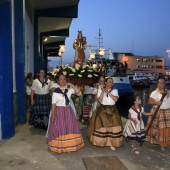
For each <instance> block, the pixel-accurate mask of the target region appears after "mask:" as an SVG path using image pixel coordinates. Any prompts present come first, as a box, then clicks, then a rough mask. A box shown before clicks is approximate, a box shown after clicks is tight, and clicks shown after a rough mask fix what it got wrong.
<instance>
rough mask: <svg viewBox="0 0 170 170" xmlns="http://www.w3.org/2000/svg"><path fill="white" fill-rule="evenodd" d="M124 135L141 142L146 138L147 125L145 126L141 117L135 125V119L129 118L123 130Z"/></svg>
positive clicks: (127, 138) (128, 138) (129, 139)
mask: <svg viewBox="0 0 170 170" xmlns="http://www.w3.org/2000/svg"><path fill="white" fill-rule="evenodd" d="M123 135H124V136H125V138H126V140H128V141H132V140H136V141H138V142H141V141H142V140H144V139H145V127H144V123H143V120H142V119H141V120H140V121H138V123H137V124H136V125H135V124H134V123H133V121H131V120H129V119H128V120H127V122H126V125H125V128H124V130H123Z"/></svg>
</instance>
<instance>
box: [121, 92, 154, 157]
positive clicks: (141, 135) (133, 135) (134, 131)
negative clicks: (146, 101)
mask: <svg viewBox="0 0 170 170" xmlns="http://www.w3.org/2000/svg"><path fill="white" fill-rule="evenodd" d="M141 103H142V101H141V99H140V97H139V96H138V95H135V96H134V97H133V105H132V107H131V108H130V109H129V114H128V120H127V122H126V125H125V128H124V130H123V135H124V136H125V138H126V140H128V141H130V142H131V145H132V149H133V151H134V153H135V154H139V151H138V150H137V147H136V141H138V142H141V141H142V140H144V139H145V126H144V123H143V119H142V114H144V115H151V113H146V112H144V108H143V107H142V106H141Z"/></svg>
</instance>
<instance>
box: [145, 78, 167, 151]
mask: <svg viewBox="0 0 170 170" xmlns="http://www.w3.org/2000/svg"><path fill="white" fill-rule="evenodd" d="M164 93H167V95H166V96H165V98H164V100H163V102H161V101H160V99H161V97H162V94H164ZM148 104H149V105H152V106H153V108H152V109H151V112H153V113H154V111H155V110H156V107H157V106H160V109H159V110H158V113H157V115H156V118H155V119H154V121H153V123H152V126H151V128H150V130H149V132H148V135H147V136H146V141H148V142H150V143H151V144H158V145H160V147H161V151H163V152H164V151H165V147H166V146H168V145H170V91H169V90H167V89H166V88H165V79H164V78H162V77H160V78H158V80H157V88H156V89H155V90H154V91H153V92H152V93H151V95H150V98H149V101H148ZM150 121H151V116H150V117H149V118H148V121H147V125H146V128H147V127H148V126H149V124H150Z"/></svg>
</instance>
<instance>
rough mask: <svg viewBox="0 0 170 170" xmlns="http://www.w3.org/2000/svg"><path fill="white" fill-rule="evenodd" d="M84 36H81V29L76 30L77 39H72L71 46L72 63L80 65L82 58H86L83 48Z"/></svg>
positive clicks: (84, 43) (84, 47) (84, 44)
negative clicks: (72, 50)
mask: <svg viewBox="0 0 170 170" xmlns="http://www.w3.org/2000/svg"><path fill="white" fill-rule="evenodd" d="M86 44H87V42H86V37H83V34H82V31H78V35H77V39H75V40H74V43H73V48H74V49H75V56H74V63H73V67H75V65H76V64H79V65H80V66H82V65H83V62H84V59H85V58H86V56H85V53H84V50H85V49H86Z"/></svg>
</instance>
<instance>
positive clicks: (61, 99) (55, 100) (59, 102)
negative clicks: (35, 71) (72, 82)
mask: <svg viewBox="0 0 170 170" xmlns="http://www.w3.org/2000/svg"><path fill="white" fill-rule="evenodd" d="M64 90H65V89H64ZM64 90H63V92H64ZM74 93H75V91H74V89H73V88H70V89H68V92H67V96H68V99H69V100H70V98H71V95H72V94H74ZM65 102H66V101H65V96H64V95H63V94H61V93H55V92H54V93H53V95H52V104H55V105H56V106H66V104H65ZM69 105H70V104H69Z"/></svg>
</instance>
